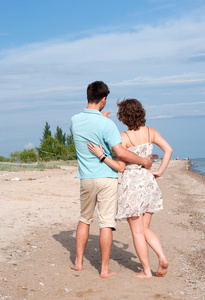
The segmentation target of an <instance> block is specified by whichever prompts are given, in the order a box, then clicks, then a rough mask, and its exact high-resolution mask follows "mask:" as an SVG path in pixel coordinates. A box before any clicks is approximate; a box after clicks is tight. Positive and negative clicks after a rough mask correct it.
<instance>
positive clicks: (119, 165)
mask: <svg viewBox="0 0 205 300" xmlns="http://www.w3.org/2000/svg"><path fill="white" fill-rule="evenodd" d="M88 148H89V151H90V152H92V153H93V154H95V155H96V156H98V157H99V159H102V158H103V157H104V153H103V148H102V145H101V144H100V143H99V147H97V146H96V145H95V144H93V143H92V142H90V143H88ZM103 162H105V163H106V164H107V165H108V166H109V167H111V168H112V169H114V170H116V171H118V172H123V171H124V169H125V166H126V163H125V162H124V161H121V160H118V159H117V161H115V160H113V159H112V158H110V157H107V156H106V157H105V159H104V160H103Z"/></svg>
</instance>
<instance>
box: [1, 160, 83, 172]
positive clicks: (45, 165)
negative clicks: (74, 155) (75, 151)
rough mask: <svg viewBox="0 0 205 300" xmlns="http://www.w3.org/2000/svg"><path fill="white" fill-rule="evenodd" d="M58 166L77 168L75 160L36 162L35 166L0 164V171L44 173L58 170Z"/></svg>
mask: <svg viewBox="0 0 205 300" xmlns="http://www.w3.org/2000/svg"><path fill="white" fill-rule="evenodd" d="M60 166H76V167H77V166H78V163H77V160H69V161H49V162H43V161H38V163H37V164H21V163H19V164H16V163H15V164H11V163H8V164H7V163H4V164H0V171H8V172H18V171H25V170H29V171H32V170H36V169H38V170H40V171H44V170H45V169H58V168H59V167H60Z"/></svg>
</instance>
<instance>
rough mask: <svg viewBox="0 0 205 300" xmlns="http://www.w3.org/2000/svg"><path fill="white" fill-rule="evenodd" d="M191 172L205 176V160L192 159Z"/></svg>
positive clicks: (190, 161)
mask: <svg viewBox="0 0 205 300" xmlns="http://www.w3.org/2000/svg"><path fill="white" fill-rule="evenodd" d="M189 163H190V165H191V168H190V170H191V171H193V172H196V173H199V174H201V175H204V176H205V158H190V160H189Z"/></svg>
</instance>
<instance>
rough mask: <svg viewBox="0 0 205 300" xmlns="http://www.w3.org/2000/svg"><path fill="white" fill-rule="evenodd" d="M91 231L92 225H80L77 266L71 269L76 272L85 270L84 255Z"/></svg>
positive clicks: (77, 236)
mask: <svg viewBox="0 0 205 300" xmlns="http://www.w3.org/2000/svg"><path fill="white" fill-rule="evenodd" d="M89 229H90V225H88V224H85V223H83V222H79V223H78V227H77V232H76V259H75V264H74V265H72V266H71V269H73V270H75V271H81V270H82V269H83V255H84V252H85V246H86V244H87V241H88V236H89Z"/></svg>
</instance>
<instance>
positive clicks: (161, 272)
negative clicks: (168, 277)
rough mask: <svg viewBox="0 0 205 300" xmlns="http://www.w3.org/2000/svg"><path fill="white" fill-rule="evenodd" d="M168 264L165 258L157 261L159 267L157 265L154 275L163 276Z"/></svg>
mask: <svg viewBox="0 0 205 300" xmlns="http://www.w3.org/2000/svg"><path fill="white" fill-rule="evenodd" d="M168 266H169V264H168V261H167V260H166V258H165V259H164V260H161V261H159V267H158V270H157V273H156V275H157V276H164V275H165V274H166V273H167V268H168Z"/></svg>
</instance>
